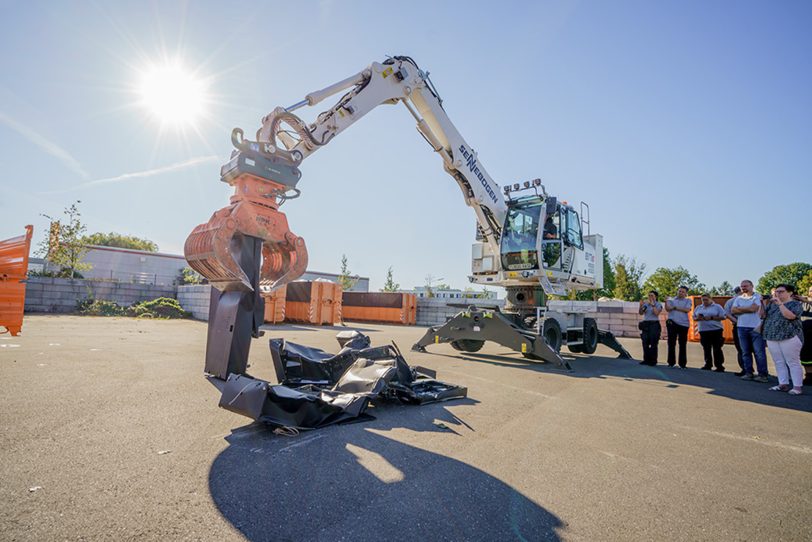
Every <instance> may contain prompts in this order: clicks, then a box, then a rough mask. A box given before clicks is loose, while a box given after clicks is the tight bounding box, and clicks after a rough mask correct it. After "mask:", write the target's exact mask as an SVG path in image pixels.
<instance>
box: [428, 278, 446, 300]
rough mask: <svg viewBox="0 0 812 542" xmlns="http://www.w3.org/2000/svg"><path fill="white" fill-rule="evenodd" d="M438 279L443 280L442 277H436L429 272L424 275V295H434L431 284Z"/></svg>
mask: <svg viewBox="0 0 812 542" xmlns="http://www.w3.org/2000/svg"><path fill="white" fill-rule="evenodd" d="M438 280H443V279H437V278H435V277H434V275H432V274H431V273H429V274H428V275H426V278H425V281H426V297H434V287H433V286H432V284H434V283H435V282H437V281H438Z"/></svg>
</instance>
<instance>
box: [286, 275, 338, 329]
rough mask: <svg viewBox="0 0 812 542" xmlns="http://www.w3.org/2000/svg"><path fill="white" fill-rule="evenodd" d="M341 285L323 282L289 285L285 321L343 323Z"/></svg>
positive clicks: (300, 282) (302, 282) (320, 323)
mask: <svg viewBox="0 0 812 542" xmlns="http://www.w3.org/2000/svg"><path fill="white" fill-rule="evenodd" d="M341 292H342V289H341V285H340V284H336V283H334V282H327V281H322V280H314V281H297V282H291V283H289V284H288V285H287V295H286V298H285V319H286V320H287V321H289V322H301V323H305V324H315V325H324V324H326V325H331V326H332V325H335V324H337V323H339V322H341Z"/></svg>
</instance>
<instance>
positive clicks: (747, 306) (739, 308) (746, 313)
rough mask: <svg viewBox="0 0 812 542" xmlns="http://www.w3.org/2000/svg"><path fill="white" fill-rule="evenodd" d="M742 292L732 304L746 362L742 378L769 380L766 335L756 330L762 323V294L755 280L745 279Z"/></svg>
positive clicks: (732, 312)
mask: <svg viewBox="0 0 812 542" xmlns="http://www.w3.org/2000/svg"><path fill="white" fill-rule="evenodd" d="M741 289H742V293H741V295H740V296H738V297H737V298H735V299H734V300H733V303H731V305H730V313H731V314H732V315H733V316H735V317H736V328H737V329H736V331H737V332H738V334H739V344H740V345H741V348H742V363H743V364H744V367H743V370H744V375H742V377H741V379H742V380H755V381H756V382H768V381H769V380H768V376H769V373H768V372H767V351H766V350H765V346H764V337H762V336H761V334H760V333H757V332H756V331H755V330H756V328H757V327H758V326H759V325H760V324H761V317H760V316H759V314H758V310H759V308H760V307H761V296H760V295H759V294H758V293H756V292H755V291H754V290H753V282H752V281H750V280H743V281H742V283H741ZM753 358H755V359H756V368H757V369H758V376H755V375H753Z"/></svg>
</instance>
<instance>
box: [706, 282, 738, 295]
mask: <svg viewBox="0 0 812 542" xmlns="http://www.w3.org/2000/svg"><path fill="white" fill-rule="evenodd" d="M708 293H709V294H710V295H733V285H732V284H730V283H729V282H728V281H726V280H723V281H722V284H720V285H719V286H714V287H713V288H711V289H710V292H708Z"/></svg>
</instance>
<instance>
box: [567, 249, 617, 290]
mask: <svg viewBox="0 0 812 542" xmlns="http://www.w3.org/2000/svg"><path fill="white" fill-rule="evenodd" d="M614 289H615V271H614V269H613V268H612V259H611V258H610V257H609V249H608V248H606V247H603V288H600V289H598V290H583V291H580V292H578V293H576V294H575V299H578V300H580V301H592V300H593V299H597V298H599V297H612V292H613V290H614Z"/></svg>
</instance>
